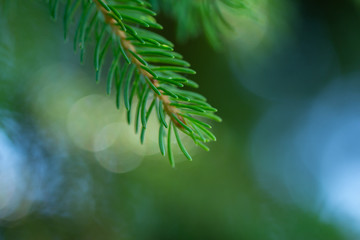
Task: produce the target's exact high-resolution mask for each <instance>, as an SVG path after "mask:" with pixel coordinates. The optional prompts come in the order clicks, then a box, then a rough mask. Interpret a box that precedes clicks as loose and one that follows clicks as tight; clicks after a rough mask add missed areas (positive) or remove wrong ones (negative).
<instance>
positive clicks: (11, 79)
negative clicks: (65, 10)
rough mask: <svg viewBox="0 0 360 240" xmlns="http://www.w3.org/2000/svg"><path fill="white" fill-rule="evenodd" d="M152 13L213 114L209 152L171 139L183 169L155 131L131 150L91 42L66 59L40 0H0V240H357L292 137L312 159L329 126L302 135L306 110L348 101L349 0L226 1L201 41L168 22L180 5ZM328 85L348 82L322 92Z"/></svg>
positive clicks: (359, 12)
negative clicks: (230, 5) (234, 7)
mask: <svg viewBox="0 0 360 240" xmlns="http://www.w3.org/2000/svg"><path fill="white" fill-rule="evenodd" d="M204 1H205V0H204ZM209 1H210V0H209ZM234 1H235V0H234ZM151 2H152V3H153V5H154V7H155V9H157V10H158V11H159V15H158V16H157V20H158V22H159V23H161V24H162V25H163V26H164V30H163V31H162V34H163V35H164V36H165V37H167V38H168V39H170V40H171V41H173V42H175V43H176V48H175V50H176V51H177V52H180V53H181V54H182V55H184V57H185V59H186V60H187V61H189V62H190V63H191V64H192V68H193V69H195V70H196V71H197V74H196V75H195V77H194V80H195V81H196V82H197V83H199V85H200V88H199V89H198V91H199V92H200V93H201V94H203V95H205V96H206V97H207V99H208V102H209V103H210V104H212V105H213V106H214V107H216V108H217V109H218V110H219V115H220V116H221V117H222V118H223V122H222V123H216V124H213V125H214V127H213V130H214V132H215V133H216V136H217V141H216V142H213V143H210V144H209V145H210V147H211V151H210V152H205V151H201V150H198V148H196V147H191V146H192V144H191V142H185V144H186V146H188V148H189V149H188V150H189V152H190V153H191V154H192V156H193V161H192V162H190V161H187V160H186V158H185V157H184V156H182V154H181V152H180V151H178V150H176V151H177V152H175V156H176V159H177V161H178V162H177V164H176V168H174V169H173V168H171V167H170V166H169V163H168V161H167V159H165V158H163V157H162V156H161V155H160V153H159V150H158V145H157V136H158V135H157V134H158V133H157V130H156V131H154V132H151V131H149V132H148V133H147V136H146V139H145V142H144V145H140V144H139V136H138V135H135V133H134V129H133V126H128V125H127V123H126V115H125V112H123V110H117V109H116V107H115V101H114V96H106V94H105V89H106V83H105V82H104V81H102V82H100V83H99V84H96V83H95V77H94V76H95V71H94V69H93V67H92V61H93V59H92V56H93V52H92V50H91V48H94V47H95V46H94V43H91V42H90V43H89V49H90V50H88V51H87V52H86V53H85V60H84V64H80V61H79V54H78V53H77V54H76V53H75V54H74V52H73V48H72V44H71V43H69V42H66V43H64V40H63V26H62V23H61V21H54V20H52V19H51V17H50V14H49V9H48V6H47V4H46V3H45V1H40V0H32V1H5V0H0V240H3V239H4V240H5V239H6V240H7V239H16V240H17V239H19V240H21V239H26V240H41V239H84V240H85V239H126V240H128V239H129V240H130V239H139V240H140V239H141V240H143V239H144V240H146V239H149V240H150V239H154V240H161V239H209V240H210V239H245V240H265V239H271V240H278V239H280V240H288V239H291V240H297V239H298V240H304V239H307V240H308V239H309V240H322V239H323V240H337V239H358V238H359V237H360V234H359V228H358V225H357V224H356V223H357V222H356V220H357V218H356V216H357V215H356V214H354V215H355V217H354V218H351V217H353V216H352V215H351V214H350V215H351V217H349V218H348V217H347V215H346V214H345V215H341V214H340V213H341V209H342V208H340V207H339V209H340V210H338V209H337V208H336V206H341V203H342V202H341V201H340V200H341V198H340V200H339V201H340V204H339V205H331V204H326V203H327V196H328V195H326V194H323V192H322V189H326V186H327V185H326V184H327V182H326V183H323V182H321V181H320V180H319V181H317V180H316V179H318V176H320V175H321V174H322V173H323V172H322V171H323V168H321V167H318V165H317V164H316V163H317V160H318V159H320V158H321V157H320V156H317V155H315V154H313V155H312V150H313V149H312V150H311V151H310V150H309V151H308V152H306V151H303V152H301V151H300V150H301V149H300V150H299V151H295V150H294V148H293V145H294V144H295V143H294V142H292V141H291V140H293V138H294V139H296V140H298V141H299V142H300V143H299V145H301V146H303V145H307V144H308V145H311V146H315V147H314V148H315V149H321V146H320V145H317V144H321V142H322V140H323V141H324V142H325V139H322V138H321V139H322V140H319V141H316V140H317V139H318V138H316V137H317V136H318V135H321V134H322V132H321V131H320V130H323V131H324V132H326V131H327V130H328V129H330V128H336V127H338V125H337V124H336V123H334V125H330V126H328V125H326V124H327V123H329V122H331V118H330V117H329V118H326V120H324V121H321V123H319V125H315V126H320V127H317V128H315V127H314V129H315V130H314V131H317V130H319V129H320V130H319V132H315V134H314V136H313V138H310V140H309V141H305V140H304V139H303V138H302V137H303V135H301V134H303V133H304V131H301V129H300V127H302V126H303V125H305V124H306V123H307V122H306V121H307V120H308V119H307V118H306V119H305V118H302V116H303V115H301V114H302V113H303V112H305V110H304V109H313V108H315V107H316V106H315V107H312V106H313V105H312V103H313V102H316V101H315V100H318V99H320V100H321V101H325V102H326V101H327V99H330V98H331V97H333V96H338V95H336V94H340V93H341V92H342V91H343V92H345V93H347V92H346V91H347V90H346V89H352V90H353V91H354V92H355V93H354V95H351V96H350V97H348V98H347V96H349V95H346V94H344V95H340V97H339V99H340V100H339V101H334V102H331V101H330V100H329V101H328V102H330V104H329V105H326V104H324V105H325V107H324V109H333V108H334V109H337V108H340V109H345V108H347V106H349V104H347V103H349V102H353V103H354V104H357V105H359V102H356V100H358V99H359V98H357V96H358V95H356V94H357V90H359V84H357V82H359V81H360V74H359V72H360V71H359V69H360V45H359V42H360V28H359V22H360V5H359V4H358V1H353V0H345V1H341V2H339V1H322V0H321V1H310V0H297V1H291V3H289V1H285V0H276V1H267V0H254V1H250V0H248V1H241V2H243V3H244V6H245V7H244V8H241V9H240V10H238V12H235V14H234V12H231V13H227V10H226V9H222V10H221V11H223V13H224V17H225V18H226V19H227V20H228V21H229V23H230V25H232V26H231V28H232V29H233V30H230V29H226V30H225V29H223V26H222V25H220V28H219V29H217V30H216V32H212V33H211V34H219V36H217V37H216V38H214V37H213V36H211V37H210V39H209V34H205V35H204V34H202V33H203V31H202V30H204V29H203V25H202V24H204V23H201V22H194V23H192V22H191V21H189V22H186V25H183V19H182V18H186V14H185V13H184V12H183V11H184V9H181V7H182V6H181V4H175V3H174V5H173V2H174V1H170V0H169V1H165V0H161V1H151ZM178 2H180V1H178ZM181 2H183V4H185V5H186V4H191V3H192V2H195V1H181ZM198 2H203V1H198ZM178 5H179V6H178ZM177 8H179V9H177ZM188 8H191V7H189V6H188ZM170 10H171V11H170ZM175 13H178V14H183V15H181V16H179V17H178V16H177V15H176V14H175ZM184 14H185V15H184ZM191 14H196V11H195V13H194V12H191ZM189 19H198V18H196V17H194V15H191V17H190V15H189ZM213 20H214V19H213ZM199 21H200V20H199ZM205 21H206V20H205ZM215 21H217V20H215ZM192 26H193V28H191V27H192ZM188 27H190V29H188ZM222 30H224V31H222ZM205 31H206V30H205ZM73 32H74V31H73V30H72V32H71V34H72V35H73ZM182 33H183V34H184V37H183V38H182ZM214 41H215V42H216V41H219V42H218V43H220V44H214ZM107 64H110V63H107ZM334 79H340V80H338V82H341V83H345V84H348V85H346V86H348V87H347V88H340V87H339V88H338V87H336V86H337V85H335V87H334V89H335V90H334V91H330V90H331V86H333V85H332V83H333V81H335V80H334ZM354 82H355V83H354ZM329 86H330V90H329ZM341 86H342V85H341ZM353 86H355V87H353ZM344 89H345V90H346V91H345V90H344ZM359 94H360V92H359ZM352 96H356V97H352ZM314 99H315V100H314ZM324 99H325V100H324ZM331 99H332V98H331ZM320 100H319V101H320ZM328 102H326V103H328ZM274 109H275V110H274ZM320 109H322V108H320ZM355 109H356V108H355ZM273 110H274V111H273ZM350 110H351V109H350ZM350 110H349V111H350ZM309 111H310V110H309ZM351 111H352V110H351ZM269 112H270V113H269ZM354 112H355V111H354ZM339 115H341V114H339ZM326 116H328V115H326ZM331 116H332V118H335V117H336V116H334V115H331ZM269 119H270V120H269ZM356 119H357V118H356ZM150 126H153V125H150ZM322 127H323V128H322ZM298 129H300V130H299V132H300V133H299V135H296V136H294V137H293V138H291V140H289V139H288V138H286V136H288V135H286V134H290V133H291V132H292V131H295V130H298ZM311 129H312V128H311ZM314 131H312V132H314ZM354 132H356V131H355V130H354ZM324 136H327V135H324ZM356 136H357V135H356ZM324 138H325V137H324ZM329 138H330V137H329ZM313 139H315V140H314V141H312V140H313ZM354 139H355V140H353V141H351V143H354V142H355V143H356V144H358V143H357V142H356V140H357V139H358V138H354ZM173 141H176V140H175V138H174V139H173ZM173 143H175V142H173ZM277 143H278V144H277ZM350 145H351V144H347V145H346V147H345V149H346V151H347V152H352V150H351V149H353V148H351V149H350V147H349V146H350ZM173 146H174V148H175V147H176V144H173ZM317 146H319V147H317ZM335 146H337V145H336V144H335ZM351 146H352V145H351ZM356 146H357V145H356ZM356 146H355V147H354V149H355V150H354V151H353V152H354V156H355V157H354V159H355V160H359V159H360V158H359V156H360V155H359V154H358V152H357V151H356ZM332 149H336V147H332ZM314 151H315V150H314ZM356 154H357V155H356ZM284 155H285V157H283V156H284ZM299 155H301V156H303V155H304V158H305V159H309V161H310V163H306V164H308V165H306V164H305V163H304V164H303V163H302V162H301V161H298V160H297V159H298V158H297V157H298V156H299ZM330 155H331V154H330ZM314 156H315V157H314ZM282 157H283V159H285V160H284V161H280V158H282ZM324 158H325V157H324ZM338 160H339V162H341V160H343V159H341V158H340V159H338ZM312 164H313V165H312ZM327 164H331V162H324V165H325V166H326V165H327ZM315 165H316V166H315ZM319 165H321V164H319ZM304 166H305V167H304ZM314 166H315V167H314ZM309 169H310V170H309ZM354 169H355V168H354ZM349 173H351V171H350V170H349ZM355 175H356V174H355ZM283 176H284V177H283ZM330 179H331V177H330ZM354 181H355V180H354ZM319 182H321V183H319ZM329 184H330V183H329ZM345 185H346V184H344V185H340V187H338V188H339V189H343V188H345ZM324 186H325V187H324ZM329 186H330V187H329V189H335V186H334V187H333V186H332V185H329ZM356 186H358V185H356V184H355V185H354V187H353V188H350V189H351V190H354V191H355V190H356V189H357V187H356ZM356 191H357V190H356ZM350 192H351V191H350ZM344 198H345V197H344ZM350 202H351V201H350ZM344 204H345V205H346V202H345V203H344ZM350 205H351V204H350ZM350 205H349V206H350ZM357 206H358V205H357V204H356V201H355V203H354V206H353V205H351V206H350V207H354V208H353V209H354V211H353V212H356V209H357V208H356V207H357ZM336 210H338V211H339V212H340V213H339V215H337V214H338V212H337V211H336ZM333 212H336V214H335V213H334V214H333V215H332V213H333ZM344 212H345V210H344ZM339 216H340V217H339ZM343 216H345V217H343ZM354 219H355V220H354Z"/></svg>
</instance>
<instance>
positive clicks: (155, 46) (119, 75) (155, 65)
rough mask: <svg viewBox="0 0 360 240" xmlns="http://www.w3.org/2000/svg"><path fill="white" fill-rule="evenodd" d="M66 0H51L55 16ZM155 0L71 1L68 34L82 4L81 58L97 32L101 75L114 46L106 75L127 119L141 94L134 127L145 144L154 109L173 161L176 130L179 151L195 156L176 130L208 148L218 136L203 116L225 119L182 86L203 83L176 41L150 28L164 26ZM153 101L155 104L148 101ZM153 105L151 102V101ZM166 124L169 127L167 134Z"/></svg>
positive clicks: (97, 62) (161, 142) (76, 45)
mask: <svg viewBox="0 0 360 240" xmlns="http://www.w3.org/2000/svg"><path fill="white" fill-rule="evenodd" d="M60 1H61V0H52V1H49V6H50V11H51V13H52V16H53V17H56V12H57V8H58V4H59V2H60ZM149 7H150V4H149V3H148V2H146V1H142V0H107V1H105V0H91V1H89V0H67V2H66V6H65V14H64V27H65V34H64V36H65V38H66V37H67V36H68V34H67V32H68V30H69V26H70V23H71V22H72V21H73V20H74V18H75V15H76V14H75V13H76V12H77V11H78V10H79V9H80V12H81V13H80V17H79V20H78V24H77V28H76V32H75V37H74V48H75V50H77V49H78V48H79V49H80V59H81V60H82V59H83V56H84V53H85V43H86V40H87V39H89V38H91V35H92V34H93V35H94V38H95V42H96V47H95V51H94V66H95V70H96V80H97V81H100V79H101V76H102V74H101V70H102V68H103V64H104V58H105V57H106V54H107V53H108V52H110V50H109V49H112V50H111V52H112V54H111V55H112V61H111V64H110V67H109V69H108V74H107V87H106V91H107V93H108V94H110V93H111V89H112V88H113V86H115V89H116V106H117V108H119V107H120V99H121V95H122V96H123V98H124V105H125V108H126V110H127V120H128V122H129V123H130V122H131V110H132V109H133V108H134V107H133V106H132V105H133V104H132V103H133V98H134V97H135V96H137V98H138V104H137V107H136V117H135V130H136V132H137V131H138V129H139V126H140V124H141V126H142V127H141V134H140V141H141V143H143V141H144V136H145V131H146V127H147V121H148V118H149V116H150V114H151V112H152V110H153V109H154V108H155V109H156V112H157V116H158V120H159V123H160V128H159V147H160V152H161V154H162V155H165V141H164V138H165V137H167V138H168V139H167V145H168V146H167V150H168V157H169V160H170V163H171V165H172V166H174V160H173V157H172V156H173V153H172V148H171V146H170V145H171V135H172V133H174V134H175V137H176V140H177V143H178V145H179V148H180V150H181V151H182V152H183V153H184V155H185V156H186V157H187V158H188V159H189V160H191V159H192V158H191V156H190V155H189V153H188V152H187V150H186V149H185V147H184V145H183V143H182V142H181V138H180V136H179V133H178V131H177V130H180V131H181V132H183V133H185V134H186V135H188V136H190V137H191V138H192V139H193V140H194V142H195V143H196V144H197V145H199V146H201V147H202V148H204V149H206V150H208V148H207V147H206V146H205V145H204V143H206V142H209V141H215V140H216V138H215V136H214V135H213V134H212V133H211V132H210V131H209V129H210V128H211V126H210V125H209V124H207V123H205V122H204V121H206V120H216V121H221V119H220V118H219V117H218V116H216V115H215V114H214V113H215V112H216V111H217V110H216V109H215V108H213V107H211V106H210V105H209V104H208V103H207V102H206V98H205V97H203V96H202V95H200V94H198V93H195V92H192V91H189V90H182V89H181V88H183V87H185V86H188V87H194V88H196V87H198V85H197V84H196V83H195V82H194V81H192V80H190V79H188V78H187V77H185V76H186V75H190V74H195V71H194V70H192V69H190V68H189V67H190V64H189V63H188V62H186V61H185V60H183V59H182V56H181V55H180V54H179V53H176V52H174V49H173V47H174V45H173V44H172V43H171V42H170V41H168V40H166V39H165V38H164V37H162V36H161V35H159V34H157V33H154V32H152V31H150V30H148V29H149V28H155V29H162V26H161V25H160V24H158V23H157V22H156V20H155V19H154V16H155V15H156V13H155V12H153V11H152V10H151V9H150V8H149ZM148 103H150V104H148ZM148 105H149V106H148ZM165 128H167V129H168V131H167V136H165V135H166V131H165Z"/></svg>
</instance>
